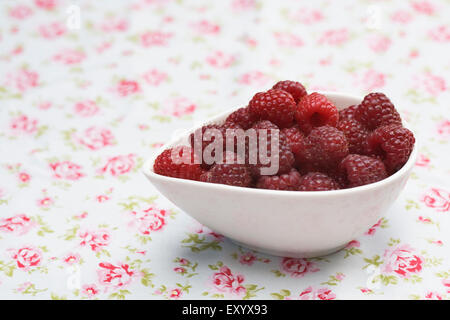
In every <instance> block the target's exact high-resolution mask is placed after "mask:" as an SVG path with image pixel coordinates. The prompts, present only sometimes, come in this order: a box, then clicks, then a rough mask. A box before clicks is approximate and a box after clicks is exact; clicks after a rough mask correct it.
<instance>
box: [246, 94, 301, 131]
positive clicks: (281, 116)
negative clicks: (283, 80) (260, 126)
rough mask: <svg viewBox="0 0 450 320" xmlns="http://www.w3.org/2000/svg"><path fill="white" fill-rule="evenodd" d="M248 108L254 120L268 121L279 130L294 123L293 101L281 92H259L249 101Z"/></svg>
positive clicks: (289, 96) (288, 95)
mask: <svg viewBox="0 0 450 320" xmlns="http://www.w3.org/2000/svg"><path fill="white" fill-rule="evenodd" d="M248 107H249V111H250V115H251V116H252V117H253V118H254V119H256V120H270V121H271V122H273V123H274V124H276V125H277V126H278V127H280V128H286V127H289V126H291V125H292V123H293V121H294V108H295V101H294V99H293V98H292V96H291V95H290V94H289V93H287V92H285V91H282V90H276V89H272V90H269V91H267V92H259V93H257V94H255V95H254V96H253V98H252V100H250V102H249V104H248Z"/></svg>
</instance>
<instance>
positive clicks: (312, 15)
mask: <svg viewBox="0 0 450 320" xmlns="http://www.w3.org/2000/svg"><path fill="white" fill-rule="evenodd" d="M291 19H293V20H295V21H297V22H300V23H303V24H313V23H316V22H319V21H321V20H323V14H322V13H321V12H320V11H319V10H316V9H309V8H301V9H300V10H298V11H297V12H295V13H294V14H292V15H291Z"/></svg>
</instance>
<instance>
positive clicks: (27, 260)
mask: <svg viewBox="0 0 450 320" xmlns="http://www.w3.org/2000/svg"><path fill="white" fill-rule="evenodd" d="M12 258H13V259H14V260H16V263H17V267H18V268H19V269H22V270H24V271H28V270H30V269H31V268H33V267H38V266H39V265H40V264H41V260H42V251H41V250H40V249H39V248H35V247H33V246H25V247H22V248H20V249H19V250H17V251H15V252H14V253H13V255H12Z"/></svg>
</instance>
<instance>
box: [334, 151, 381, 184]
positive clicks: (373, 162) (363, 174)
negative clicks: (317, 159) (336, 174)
mask: <svg viewBox="0 0 450 320" xmlns="http://www.w3.org/2000/svg"><path fill="white" fill-rule="evenodd" d="M339 170H340V171H341V173H342V174H343V175H344V176H345V177H346V180H347V185H348V186H349V187H350V188H353V187H358V186H363V185H365V184H369V183H374V182H377V181H380V180H383V179H384V178H386V177H387V176H388V175H387V173H386V168H385V167H384V164H383V161H381V160H379V159H375V158H371V157H367V156H362V155H359V154H349V155H348V156H346V157H345V158H344V159H343V160H342V162H341V164H340V165H339Z"/></svg>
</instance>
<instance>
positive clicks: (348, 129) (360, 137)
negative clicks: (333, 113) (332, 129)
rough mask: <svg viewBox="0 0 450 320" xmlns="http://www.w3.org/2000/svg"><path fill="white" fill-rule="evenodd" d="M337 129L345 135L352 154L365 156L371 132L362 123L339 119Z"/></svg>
mask: <svg viewBox="0 0 450 320" xmlns="http://www.w3.org/2000/svg"><path fill="white" fill-rule="evenodd" d="M337 129H338V130H340V131H342V132H343V133H344V134H345V137H346V138H347V142H348V151H349V152H350V153H358V154H363V153H364V152H365V150H366V147H365V143H366V139H367V135H368V134H369V132H368V131H367V129H366V128H365V127H364V126H363V125H362V124H361V123H360V122H358V121H356V120H354V119H344V120H341V119H339V122H338V124H337Z"/></svg>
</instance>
